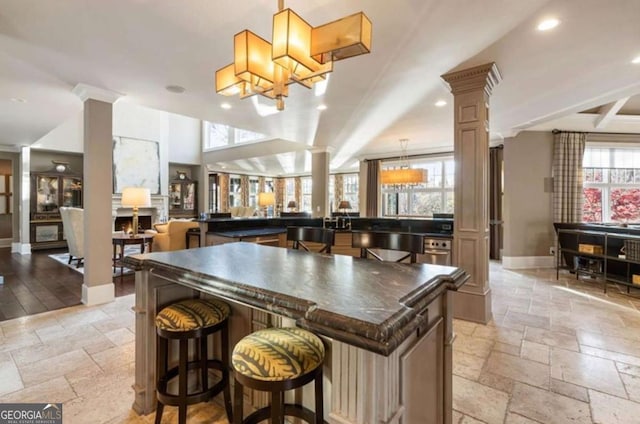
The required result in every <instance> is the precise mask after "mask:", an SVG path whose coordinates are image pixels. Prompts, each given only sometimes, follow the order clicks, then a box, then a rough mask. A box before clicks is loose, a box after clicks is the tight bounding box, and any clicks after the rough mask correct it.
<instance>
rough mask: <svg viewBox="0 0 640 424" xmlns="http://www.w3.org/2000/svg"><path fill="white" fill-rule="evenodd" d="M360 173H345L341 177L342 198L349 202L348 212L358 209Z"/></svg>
mask: <svg viewBox="0 0 640 424" xmlns="http://www.w3.org/2000/svg"><path fill="white" fill-rule="evenodd" d="M359 183H360V175H358V174H345V175H344V176H343V177H342V199H341V200H347V201H349V203H350V204H351V209H350V210H349V212H358V211H359V210H360V205H359V203H360V193H359V192H358V190H359Z"/></svg>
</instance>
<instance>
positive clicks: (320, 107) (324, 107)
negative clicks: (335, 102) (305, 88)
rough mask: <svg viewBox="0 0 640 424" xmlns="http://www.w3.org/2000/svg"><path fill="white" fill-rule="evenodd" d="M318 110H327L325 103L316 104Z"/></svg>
mask: <svg viewBox="0 0 640 424" xmlns="http://www.w3.org/2000/svg"><path fill="white" fill-rule="evenodd" d="M318 110H327V105H318Z"/></svg>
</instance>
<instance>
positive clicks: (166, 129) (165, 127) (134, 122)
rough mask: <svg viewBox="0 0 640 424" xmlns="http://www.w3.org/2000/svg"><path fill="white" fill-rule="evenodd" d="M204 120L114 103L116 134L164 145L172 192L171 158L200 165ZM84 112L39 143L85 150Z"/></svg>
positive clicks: (163, 166)
mask: <svg viewBox="0 0 640 424" xmlns="http://www.w3.org/2000/svg"><path fill="white" fill-rule="evenodd" d="M201 128H202V123H201V121H200V120H199V119H195V118H190V117H187V116H182V115H176V114H174V113H169V112H164V111H160V110H156V109H151V108H147V107H144V106H139V105H136V104H133V103H128V102H126V101H125V100H120V101H118V102H116V103H115V104H114V105H113V135H114V137H128V138H137V139H142V140H151V141H157V142H158V143H159V146H160V183H161V192H162V194H165V195H166V194H167V193H168V181H169V162H172V163H181V164H187V165H200V163H201V156H202V148H201V146H202V140H201V133H202V130H201ZM83 137H84V121H83V112H82V111H80V112H79V113H78V114H77V115H75V116H72V117H71V118H69V119H68V120H67V121H65V122H63V123H62V124H60V126H58V127H57V128H55V129H53V130H52V131H51V132H49V133H48V134H46V135H45V136H44V137H42V138H41V139H40V140H38V141H37V142H36V143H35V145H36V146H38V147H39V148H41V149H43V150H51V151H62V152H73V153H83V145H84V142H83Z"/></svg>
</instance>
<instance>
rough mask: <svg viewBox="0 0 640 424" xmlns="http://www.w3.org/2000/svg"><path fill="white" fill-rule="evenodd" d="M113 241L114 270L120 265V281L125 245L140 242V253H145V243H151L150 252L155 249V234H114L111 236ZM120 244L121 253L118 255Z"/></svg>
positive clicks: (121, 278)
mask: <svg viewBox="0 0 640 424" xmlns="http://www.w3.org/2000/svg"><path fill="white" fill-rule="evenodd" d="M111 243H112V244H113V272H114V273H115V272H116V267H117V266H118V265H120V282H121V283H122V280H123V272H122V270H123V268H124V265H122V262H121V261H120V260H121V259H122V257H123V256H124V247H125V246H126V245H128V244H139V245H140V253H144V249H145V244H146V243H149V252H152V251H153V234H136V235H135V236H132V235H128V234H113V236H111ZM118 246H120V255H118Z"/></svg>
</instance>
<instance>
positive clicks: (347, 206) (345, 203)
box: [338, 200, 351, 209]
mask: <svg viewBox="0 0 640 424" xmlns="http://www.w3.org/2000/svg"><path fill="white" fill-rule="evenodd" d="M338 209H351V203H350V202H349V201H348V200H341V201H340V203H339V204H338Z"/></svg>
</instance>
